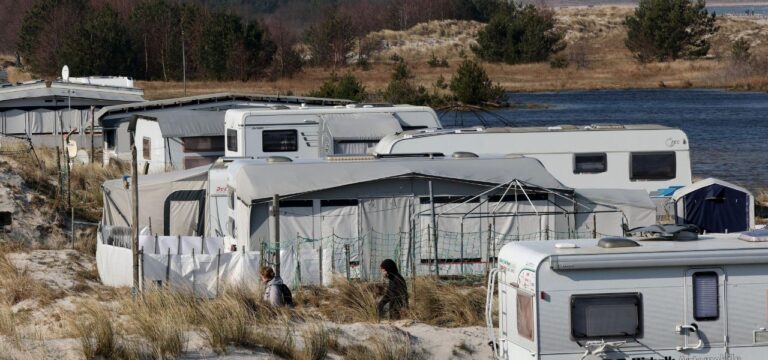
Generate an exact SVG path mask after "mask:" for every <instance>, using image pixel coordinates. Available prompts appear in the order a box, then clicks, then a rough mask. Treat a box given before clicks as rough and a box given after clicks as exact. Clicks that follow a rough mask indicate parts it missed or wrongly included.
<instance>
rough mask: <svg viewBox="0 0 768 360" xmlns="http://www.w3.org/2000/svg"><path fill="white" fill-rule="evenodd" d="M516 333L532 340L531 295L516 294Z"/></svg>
mask: <svg viewBox="0 0 768 360" xmlns="http://www.w3.org/2000/svg"><path fill="white" fill-rule="evenodd" d="M517 333H518V334H519V335H520V336H522V337H524V338H526V339H528V340H533V296H530V295H526V294H520V293H518V294H517Z"/></svg>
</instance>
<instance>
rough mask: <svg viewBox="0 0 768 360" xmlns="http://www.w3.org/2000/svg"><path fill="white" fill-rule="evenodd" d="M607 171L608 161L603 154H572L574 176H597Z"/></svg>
mask: <svg viewBox="0 0 768 360" xmlns="http://www.w3.org/2000/svg"><path fill="white" fill-rule="evenodd" d="M607 169H608V160H607V159H606V156H605V153H593V154H574V155H573V173H574V174H597V173H601V172H605V171H606V170H607Z"/></svg>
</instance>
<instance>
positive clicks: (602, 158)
mask: <svg viewBox="0 0 768 360" xmlns="http://www.w3.org/2000/svg"><path fill="white" fill-rule="evenodd" d="M463 151H471V152H474V153H477V154H499V155H503V154H518V155H525V156H530V157H534V158H536V159H539V160H540V161H541V162H542V163H543V164H544V166H545V167H546V168H547V170H549V171H550V172H551V173H552V175H554V176H555V177H556V178H557V179H558V180H560V181H561V182H562V183H563V184H565V185H567V186H571V187H575V188H603V189H610V188H621V189H644V190H646V191H648V192H654V191H656V190H659V189H662V188H668V187H670V186H686V185H689V184H691V162H690V157H689V153H688V137H687V136H686V134H685V133H684V132H683V131H682V130H680V129H674V128H669V127H665V126H660V125H591V126H580V127H577V126H573V125H560V126H552V127H520V128H482V127H478V128H470V129H458V130H429V129H427V130H416V131H407V132H403V133H401V134H397V135H391V136H387V137H386V138H384V139H382V141H381V142H379V144H378V145H376V147H375V148H374V149H373V152H375V153H376V154H403V153H413V152H440V153H444V154H446V155H450V154H452V153H455V152H463Z"/></svg>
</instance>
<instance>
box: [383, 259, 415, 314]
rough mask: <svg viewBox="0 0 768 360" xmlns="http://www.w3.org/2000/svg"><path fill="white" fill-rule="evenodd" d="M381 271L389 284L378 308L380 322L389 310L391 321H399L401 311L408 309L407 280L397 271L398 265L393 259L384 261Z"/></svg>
mask: <svg viewBox="0 0 768 360" xmlns="http://www.w3.org/2000/svg"><path fill="white" fill-rule="evenodd" d="M380 270H381V272H382V274H384V278H385V279H387V281H388V283H387V291H386V292H385V293H384V296H383V297H382V298H381V300H379V304H378V306H377V307H376V310H377V312H378V315H379V320H381V319H382V318H384V315H385V314H386V312H387V310H389V318H390V319H397V318H399V317H400V315H401V314H400V313H401V311H402V310H403V309H404V308H406V307H408V287H407V286H406V284H405V279H404V278H403V276H402V275H400V271H398V270H397V264H395V262H394V261H392V260H391V259H386V260H384V261H382V262H381V266H380Z"/></svg>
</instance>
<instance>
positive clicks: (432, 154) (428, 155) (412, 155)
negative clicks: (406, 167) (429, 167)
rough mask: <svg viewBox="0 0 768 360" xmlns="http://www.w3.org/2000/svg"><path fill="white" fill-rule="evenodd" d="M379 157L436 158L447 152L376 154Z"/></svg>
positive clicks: (443, 155)
mask: <svg viewBox="0 0 768 360" xmlns="http://www.w3.org/2000/svg"><path fill="white" fill-rule="evenodd" d="M374 156H376V157H377V158H379V159H396V158H430V159H431V158H435V157H445V154H443V153H439V152H427V153H406V154H374Z"/></svg>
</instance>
